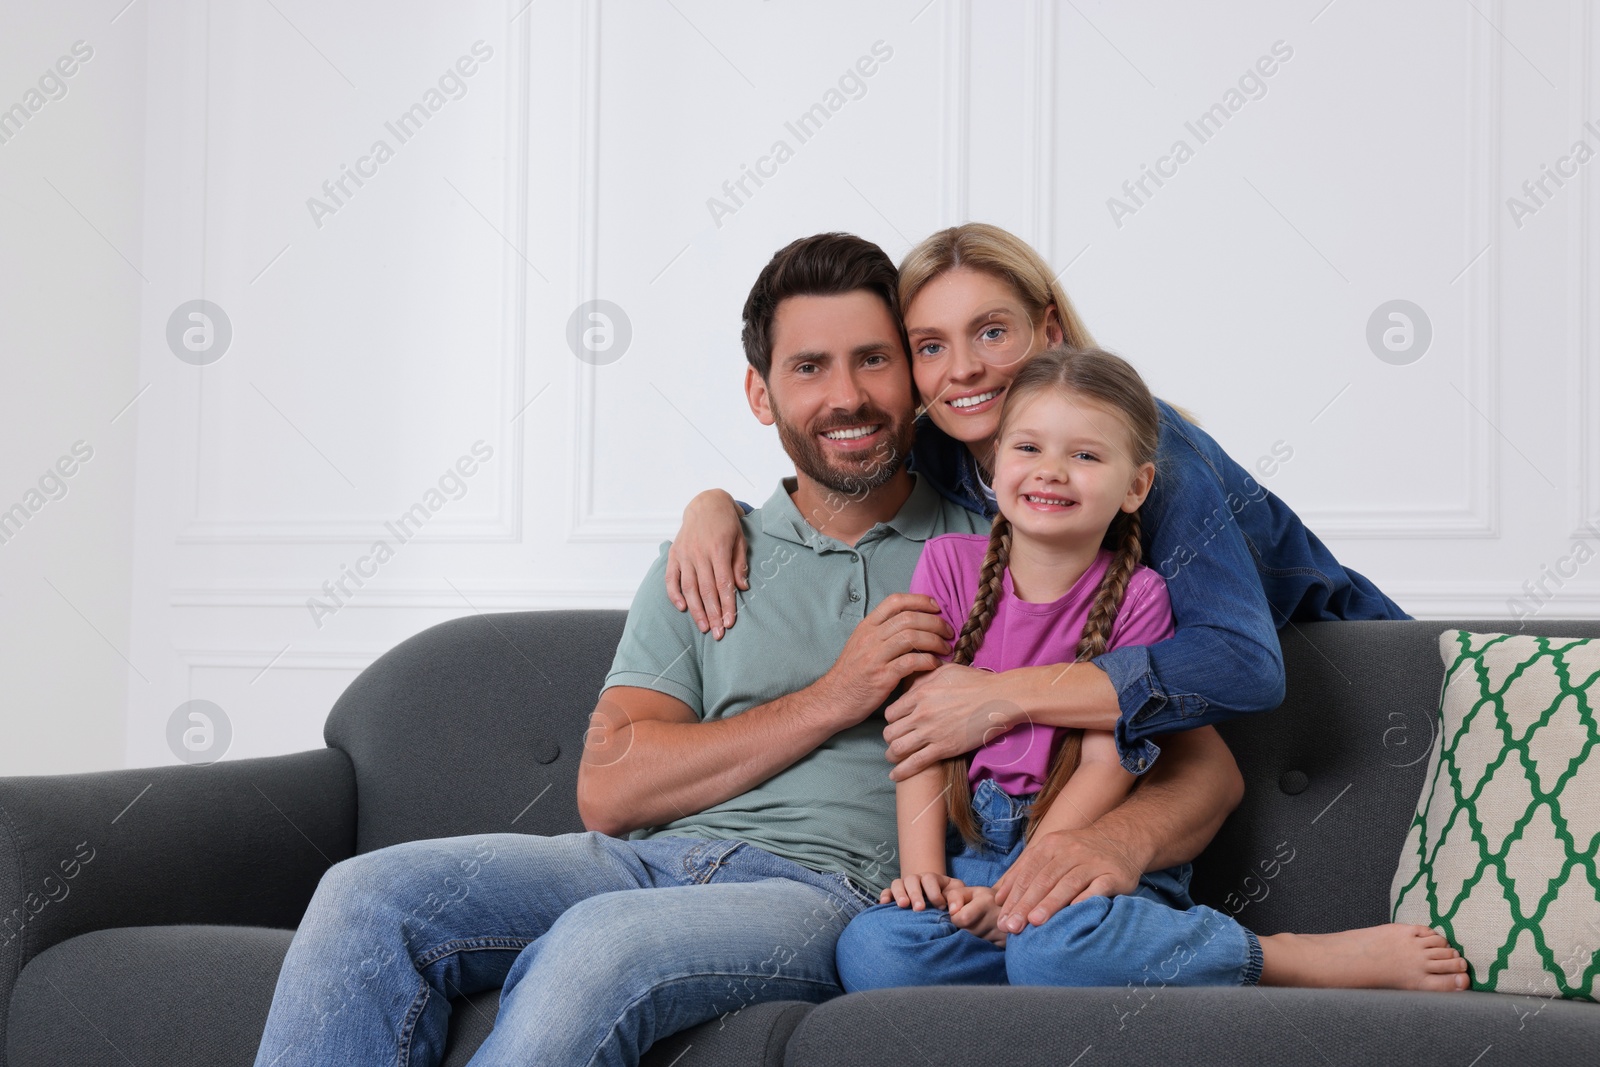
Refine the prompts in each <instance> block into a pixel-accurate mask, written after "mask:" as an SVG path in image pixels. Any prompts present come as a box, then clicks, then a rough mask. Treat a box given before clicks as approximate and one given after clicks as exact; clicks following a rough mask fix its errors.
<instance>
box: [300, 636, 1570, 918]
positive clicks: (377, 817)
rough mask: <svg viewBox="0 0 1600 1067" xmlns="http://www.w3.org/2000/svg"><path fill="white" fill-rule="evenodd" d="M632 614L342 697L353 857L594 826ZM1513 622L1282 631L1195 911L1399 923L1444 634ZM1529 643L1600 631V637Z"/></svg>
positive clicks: (408, 671)
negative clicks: (1394, 891) (1402, 869)
mask: <svg viewBox="0 0 1600 1067" xmlns="http://www.w3.org/2000/svg"><path fill="white" fill-rule="evenodd" d="M625 618H626V613H625V612H623V611H619V610H611V611H542V612H516V613H508V614H499V615H474V616H469V617H466V618H461V619H456V620H453V621H451V622H446V623H442V624H440V625H438V626H434V627H432V628H430V629H428V630H424V631H423V632H422V633H419V634H417V635H416V636H414V637H412V638H410V639H408V640H406V641H404V642H402V643H401V644H400V645H397V646H396V647H395V648H393V649H392V650H390V651H389V652H387V653H385V654H384V655H383V656H382V657H380V658H379V659H378V660H377V661H376V662H375V663H373V664H372V666H370V667H368V668H367V670H365V671H364V672H362V674H361V675H360V677H358V678H357V679H356V680H355V682H353V683H352V684H351V685H350V687H349V688H348V689H347V690H346V691H345V693H344V695H343V696H341V697H340V698H339V701H338V703H336V704H335V705H334V708H333V711H332V712H331V713H330V714H329V716H328V722H327V725H326V728H325V731H324V735H325V737H326V740H327V742H328V744H329V745H330V746H333V747H336V748H340V749H343V750H344V751H345V752H346V753H348V754H349V756H350V759H351V762H352V763H353V765H354V767H355V776H356V791H357V822H356V848H357V851H359V852H366V851H370V850H372V849H375V848H381V847H383V846H385V845H391V844H395V843H397V842H400V841H410V840H415V839H420V838H429V837H448V836H454V835H458V834H477V833H495V832H520V833H538V834H559V833H567V832H570V831H577V830H582V829H583V824H582V822H581V820H580V819H579V818H578V812H577V796H576V794H577V777H578V760H579V757H580V755H581V754H582V749H583V736H584V732H585V729H586V728H587V726H588V717H589V714H590V712H592V711H593V710H594V705H595V701H596V699H597V697H598V696H599V692H600V686H601V684H602V682H603V681H604V679H605V675H606V672H607V670H608V669H609V668H610V665H611V659H612V655H613V653H614V652H615V650H616V645H617V641H618V639H619V638H620V636H621V634H622V624H623V621H624V620H625ZM1510 625H1511V624H1510V623H1509V622H1508V621H1507V620H1489V621H1482V620H1479V621H1470V622H1457V621H1411V622H1337V623H1315V624H1302V625H1296V626H1291V627H1287V628H1285V629H1284V630H1283V631H1280V639H1281V640H1282V643H1283V650H1284V663H1285V669H1286V671H1287V694H1286V697H1285V700H1284V703H1283V705H1282V706H1281V707H1280V708H1278V709H1277V710H1276V711H1271V712H1264V713H1261V714H1256V715H1250V716H1246V717H1243V718H1239V719H1235V720H1233V721H1230V722H1228V723H1224V724H1223V725H1222V726H1221V727H1220V729H1221V732H1222V734H1223V736H1224V737H1225V738H1226V739H1227V741H1228V744H1229V747H1230V748H1231V749H1232V750H1233V753H1234V756H1235V758H1236V759H1237V760H1238V762H1239V766H1240V769H1241V771H1242V773H1243V775H1244V779H1245V797H1244V800H1243V802H1242V803H1241V804H1240V806H1239V808H1238V810H1236V811H1235V812H1234V813H1233V814H1232V815H1231V816H1230V817H1229V819H1228V820H1227V822H1226V823H1225V824H1224V825H1223V827H1222V830H1221V831H1220V832H1219V833H1218V835H1217V837H1216V839H1215V840H1214V841H1213V842H1212V844H1211V846H1210V847H1209V848H1208V849H1207V850H1206V852H1205V854H1204V855H1202V856H1201V857H1200V859H1199V860H1197V861H1196V863H1195V878H1194V887H1193V889H1194V897H1195V899H1196V900H1197V901H1199V902H1201V903H1204V904H1209V905H1211V906H1212V907H1216V908H1219V909H1222V910H1224V911H1227V912H1229V913H1230V914H1236V915H1237V917H1238V918H1239V920H1240V921H1241V922H1243V923H1244V924H1245V925H1246V926H1249V927H1250V928H1251V929H1254V930H1257V931H1258V932H1260V933H1276V932H1279V931H1282V930H1298V931H1302V932H1311V933H1314V932H1321V931H1326V930H1337V929H1345V928H1349V927H1353V926H1365V925H1371V924H1374V923H1379V922H1384V921H1386V919H1387V913H1388V896H1389V883H1390V880H1391V879H1392V876H1393V874H1394V869H1395V866H1396V864H1397V863H1398V861H1399V855H1400V848H1401V845H1402V844H1403V843H1404V839H1405V833H1406V828H1407V826H1408V824H1409V822H1410V818H1411V813H1412V811H1413V810H1414V808H1415V806H1416V802H1417V797H1418V794H1419V793H1420V791H1421V788H1422V777H1423V772H1424V770H1425V767H1426V763H1427V755H1428V750H1429V746H1430V744H1431V742H1432V739H1433V734H1434V729H1435V725H1434V724H1435V723H1436V721H1437V711H1438V700H1439V686H1440V683H1441V681H1442V679H1443V677H1444V666H1443V664H1442V663H1441V662H1440V659H1439V652H1438V636H1439V634H1440V632H1441V631H1443V630H1445V629H1454V628H1462V629H1469V630H1476V631H1479V632H1503V631H1504V630H1506V629H1507V627H1508V626H1510ZM1522 632H1524V633H1533V634H1544V635H1551V636H1572V637H1596V636H1600V622H1597V621H1583V622H1568V621H1561V620H1545V621H1543V622H1539V623H1537V624H1534V623H1530V624H1529V625H1528V626H1527V627H1526V628H1525V629H1524V630H1523V631H1522Z"/></svg>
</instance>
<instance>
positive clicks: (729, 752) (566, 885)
mask: <svg viewBox="0 0 1600 1067" xmlns="http://www.w3.org/2000/svg"><path fill="white" fill-rule="evenodd" d="M895 287H896V273H895V268H894V265H893V264H892V263H891V262H890V260H889V259H888V257H887V256H885V255H884V254H883V252H882V251H881V250H880V249H878V248H877V247H876V246H875V245H872V244H870V243H868V242H865V241H862V240H860V239H859V238H855V237H850V236H848V235H843V234H824V235H820V236H817V237H812V238H806V239H803V240H800V241H797V242H795V243H794V244H792V245H790V246H788V247H787V248H785V249H783V250H782V251H780V252H779V253H778V254H777V255H776V256H774V257H773V260H772V261H771V262H770V263H769V264H768V265H767V266H766V268H765V269H764V270H763V271H762V273H761V276H760V277H759V278H758V279H757V281H756V284H755V287H754V288H753V289H752V291H751V294H750V297H749V300H748V301H747V302H746V305H745V329H744V344H745V353H746V357H747V359H748V360H749V363H750V367H749V369H748V370H747V371H746V374H745V390H746V394H747V396H748V398H749V402H750V407H751V410H752V411H753V412H754V413H755V415H756V417H757V418H758V419H760V420H761V421H762V422H763V423H765V424H768V425H776V426H777V428H778V432H779V436H780V439H781V440H782V442H783V445H784V448H785V451H787V453H788V454H789V456H790V458H791V459H793V461H794V463H795V467H796V475H795V477H794V478H793V479H785V481H784V483H783V484H781V485H780V486H779V488H778V490H777V491H776V492H775V493H774V494H773V495H772V497H771V499H769V500H768V501H767V503H766V504H765V505H764V506H763V507H762V508H760V509H758V510H757V511H755V512H752V513H751V514H750V515H748V516H746V518H745V531H744V532H745V537H746V539H747V541H748V543H749V544H750V546H751V551H752V557H751V558H752V561H753V579H752V582H751V589H750V590H749V592H748V593H747V594H746V595H745V598H744V603H743V604H742V605H741V612H742V615H743V618H744V619H745V624H744V625H741V626H739V627H737V628H736V630H730V631H729V632H728V634H727V635H726V636H725V637H724V638H723V640H721V641H713V640H712V639H711V638H709V637H708V636H706V635H703V634H701V633H700V632H699V631H698V629H697V628H696V627H695V625H694V623H693V621H692V620H691V619H690V618H689V617H688V616H686V615H682V614H680V613H679V612H678V611H677V610H676V609H675V608H674V607H673V606H672V604H671V603H670V602H669V601H668V599H667V596H666V592H665V590H664V587H663V581H662V575H663V571H664V568H665V565H666V558H665V553H663V556H662V558H661V559H660V560H658V561H657V563H656V565H655V566H654V568H652V570H651V572H650V573H649V574H648V575H646V576H645V578H644V580H643V582H642V583H641V585H640V590H639V593H638V595H637V597H636V598H635V600H634V603H633V606H632V609H631V610H630V612H629V615H628V622H627V626H626V629H625V630H624V633H623V637H622V641H621V643H620V645H619V647H618V649H617V654H616V659H615V661H614V663H613V665H612V670H611V672H610V674H609V675H608V676H607V679H606V686H605V688H604V690H603V692H602V693H601V697H600V701H599V705H598V707H597V708H596V711H595V714H594V717H593V719H592V721H591V726H590V730H589V735H588V738H587V740H586V745H585V754H584V761H583V764H582V766H581V768H580V772H579V779H578V806H579V811H580V813H581V814H582V817H583V820H584V824H585V825H586V826H587V827H589V828H590V832H589V833H585V834H567V835H562V836H560V837H553V838H541V837H533V836H525V835H515V834H494V835H487V836H486V837H482V838H450V839H445V840H442V841H418V842H410V843H407V844H403V845H396V846H393V847H390V848H386V849H380V850H377V851H375V852H372V853H368V854H367V855H364V856H360V857H356V858H354V859H351V860H347V861H345V862H343V863H340V864H336V865H335V866H334V867H333V868H332V869H330V870H329V872H328V873H327V875H325V876H324V878H323V881H322V884H321V885H320V886H319V887H318V889H317V893H316V896H315V897H314V899H313V900H312V904H311V907H310V909H309V910H308V912H307V914H306V918H305V920H304V921H303V923H302V924H301V927H300V930H299V931H298V932H297V933H296V935H295V940H294V943H293V945H292V946H291V948H290V950H289V955H288V958H287V959H286V960H285V963H284V968H283V972H282V974H281V975H280V977H279V981H278V987H277V992H276V995H275V997H274V1001H273V1006H272V1012H271V1014H270V1016H269V1018H268V1021H267V1027H266V1036H265V1038H264V1040H263V1043H262V1046H261V1050H260V1053H259V1056H258V1060H257V1063H258V1065H260V1067H267V1065H269V1064H270V1065H273V1067H290V1065H292V1064H299V1063H325V1062H335V1061H337V1062H342V1063H351V1064H363V1063H374V1064H375V1063H392V1062H396V1060H397V1059H398V1060H399V1061H400V1062H408V1063H412V1064H430V1063H436V1062H438V1060H439V1059H440V1058H441V1056H442V1052H443V1048H444V1040H445V1033H446V1027H447V1023H448V1011H449V1009H448V1003H447V1002H448V998H449V997H451V996H454V995H457V994H458V993H470V992H474V991H478V990H482V989H489V988H494V987H495V986H497V985H498V986H502V988H503V991H502V994H501V1001H500V1014H499V1016H498V1018H497V1020H496V1023H495V1028H494V1031H493V1032H492V1033H491V1035H490V1036H489V1038H488V1039H487V1041H486V1042H485V1043H484V1045H483V1046H482V1047H481V1048H480V1049H479V1050H478V1052H477V1054H476V1055H475V1056H474V1058H473V1061H472V1062H473V1063H474V1064H501V1063H504V1064H512V1063H516V1064H526V1063H540V1064H574V1065H577V1064H588V1063H592V1062H597V1063H606V1064H634V1063H637V1062H638V1060H639V1057H640V1055H641V1054H642V1053H643V1052H644V1051H645V1050H646V1049H647V1048H649V1047H650V1045H651V1044H652V1043H653V1042H655V1041H656V1040H657V1039H658V1038H660V1037H663V1036H665V1035H667V1034H670V1033H675V1032H677V1031H678V1030H682V1029H685V1028H687V1027H689V1026H693V1025H695V1024H696V1023H699V1022H702V1021H705V1020H708V1019H713V1018H716V1017H718V1016H719V1015H727V1014H730V1013H734V1012H737V1011H739V1010H740V1009H742V1008H744V1007H746V1006H748V1005H750V1004H753V1003H757V1002H760V1001H766V1000H775V999H798V1000H810V1001H821V1000H825V999H827V998H829V997H832V996H836V995H838V994H839V993H840V992H842V990H841V989H840V987H839V985H838V981H837V974H836V972H835V969H834V943H835V941H836V940H837V938H838V936H839V933H840V931H842V930H843V928H844V926H845V924H846V923H848V921H849V920H850V918H851V917H852V916H854V915H855V914H856V913H857V912H859V911H861V910H862V909H863V908H865V907H867V906H868V905H870V904H872V903H875V902H876V899H877V893H878V892H879V891H880V890H881V889H882V888H883V887H884V886H886V885H887V884H888V883H889V881H890V880H892V879H893V877H894V876H895V874H896V871H897V864H896V862H895V843H896V834H895V815H894V787H893V783H892V782H891V781H890V779H889V777H888V773H887V767H886V762H885V758H884V757H885V742H884V739H883V729H884V727H885V725H886V723H885V721H884V719H883V716H882V712H881V709H882V708H883V706H884V704H885V703H886V702H887V701H888V699H889V697H890V695H891V694H892V693H893V691H894V690H895V689H896V687H897V686H898V685H899V683H900V682H901V681H902V680H903V679H905V678H906V677H908V676H910V675H912V674H916V673H920V672H924V671H928V670H931V669H932V668H934V667H935V666H937V665H938V663H939V659H938V657H939V655H941V654H943V653H945V652H947V651H948V649H949V641H950V640H951V639H952V638H953V637H954V634H953V633H952V632H951V631H950V628H949V627H948V626H947V625H946V624H945V623H944V621H943V620H942V619H941V618H940V616H939V615H938V613H937V607H936V605H935V603H934V602H933V601H932V600H931V599H930V598H926V597H920V596H912V595H910V594H908V593H905V592H903V590H905V589H906V588H907V587H908V585H909V582H910V578H911V572H912V569H913V568H914V566H915V564H916V560H917V557H918V555H919V554H920V552H921V549H922V544H923V542H924V541H926V540H927V539H928V538H929V537H932V536H935V535H937V534H941V533H946V532H981V531H982V530H983V528H984V525H985V524H984V520H982V519H980V518H978V517H977V516H975V515H973V514H972V513H971V512H968V511H967V510H966V509H964V508H962V507H960V506H958V505H956V504H954V503H951V502H949V501H947V500H945V499H944V498H943V497H941V496H939V495H938V494H937V493H936V492H934V491H933V490H932V489H931V487H929V486H928V485H926V484H925V483H921V482H919V481H918V480H917V479H916V478H915V476H913V475H912V474H911V473H910V472H908V471H907V470H906V469H905V467H904V462H903V461H904V457H905V455H906V454H907V452H908V451H909V448H910V444H911V433H912V413H913V403H912V392H911V376H910V370H909V363H908V359H909V354H908V348H907V345H906V339H905V335H904V332H903V329H902V327H901V325H900V318H899V313H898V307H897V305H896V295H895ZM1168 745H1169V747H1168V749H1167V751H1166V754H1165V755H1164V756H1163V758H1162V760H1161V761H1160V764H1159V765H1158V767H1157V768H1155V769H1154V770H1152V771H1151V774H1152V775H1155V774H1156V773H1157V771H1159V772H1160V773H1161V775H1163V776H1164V777H1163V778H1162V779H1161V782H1164V783H1165V784H1166V786H1167V787H1169V788H1170V789H1171V790H1172V792H1171V793H1163V792H1162V791H1161V790H1160V789H1154V790H1152V789H1148V788H1146V786H1143V785H1142V786H1141V787H1140V788H1139V789H1136V790H1135V791H1134V794H1133V797H1132V798H1130V800H1129V801H1128V802H1127V803H1126V804H1125V805H1124V808H1123V809H1118V810H1119V812H1120V811H1123V810H1124V809H1127V810H1128V811H1129V814H1128V815H1126V816H1124V817H1125V818H1126V819H1127V820H1128V821H1129V824H1130V825H1131V824H1134V823H1138V824H1148V825H1149V826H1151V827H1154V828H1155V829H1147V830H1145V831H1144V836H1143V837H1142V838H1140V837H1138V835H1131V836H1130V838H1129V840H1130V841H1133V842H1134V843H1133V845H1132V846H1131V847H1132V848H1133V849H1134V850H1135V851H1134V852H1133V853H1131V854H1130V856H1129V858H1128V859H1127V863H1128V865H1129V866H1130V867H1134V868H1136V873H1135V878H1136V876H1137V870H1143V869H1146V868H1156V867H1164V866H1170V865H1171V864H1174V863H1179V862H1183V861H1185V860H1187V859H1190V858H1192V856H1193V855H1194V853H1195V852H1197V851H1198V850H1199V848H1200V847H1202V846H1203V845H1204V843H1205V842H1206V841H1207V840H1209V838H1210V836H1211V834H1212V833H1213V832H1214V831H1215V829H1216V827H1217V825H1219V824H1220V822H1221V820H1222V818H1223V817H1224V816H1225V814H1226V812H1227V811H1228V810H1230V809H1231V807H1232V806H1233V804H1235V803H1236V802H1237V799H1238V796H1239V790H1240V788H1241V785H1240V783H1239V781H1238V772H1237V770H1236V769H1235V768H1233V766H1232V764H1231V761H1230V760H1228V758H1227V757H1226V756H1223V757H1222V759H1221V760H1218V759H1217V755H1216V750H1215V749H1212V748H1209V747H1208V746H1211V745H1218V746H1220V745H1221V742H1220V740H1219V739H1217V738H1216V736H1215V734H1214V733H1213V732H1210V731H1209V730H1204V731H1191V732H1190V733H1189V734H1185V735H1180V737H1177V738H1174V739H1172V740H1171V741H1169V742H1168ZM1222 751H1223V752H1225V751H1226V750H1225V748H1223V749H1222ZM1158 784H1159V783H1158ZM1180 792H1181V794H1182V795H1183V800H1182V802H1181V803H1180V802H1179V801H1178V799H1177V795H1178V794H1179V793H1180ZM1152 798H1153V799H1152ZM1141 805H1142V807H1141ZM1114 815H1117V813H1116V812H1114V813H1112V814H1111V815H1108V816H1107V817H1106V818H1107V820H1111V819H1112V816H1114ZM1105 825H1106V826H1107V827H1110V828H1111V829H1112V830H1117V832H1119V833H1120V832H1122V830H1126V829H1127V828H1126V827H1122V829H1121V830H1118V827H1117V826H1115V825H1113V824H1112V823H1111V822H1107V823H1106V824H1105ZM623 834H627V835H629V836H628V839H626V840H625V839H623V838H622V837H621V836H620V835H623ZM1116 847H1118V848H1121V847H1123V846H1121V845H1118V846H1116ZM452 886H454V888H451V887H452ZM1052 910H1053V909H1052Z"/></svg>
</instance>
